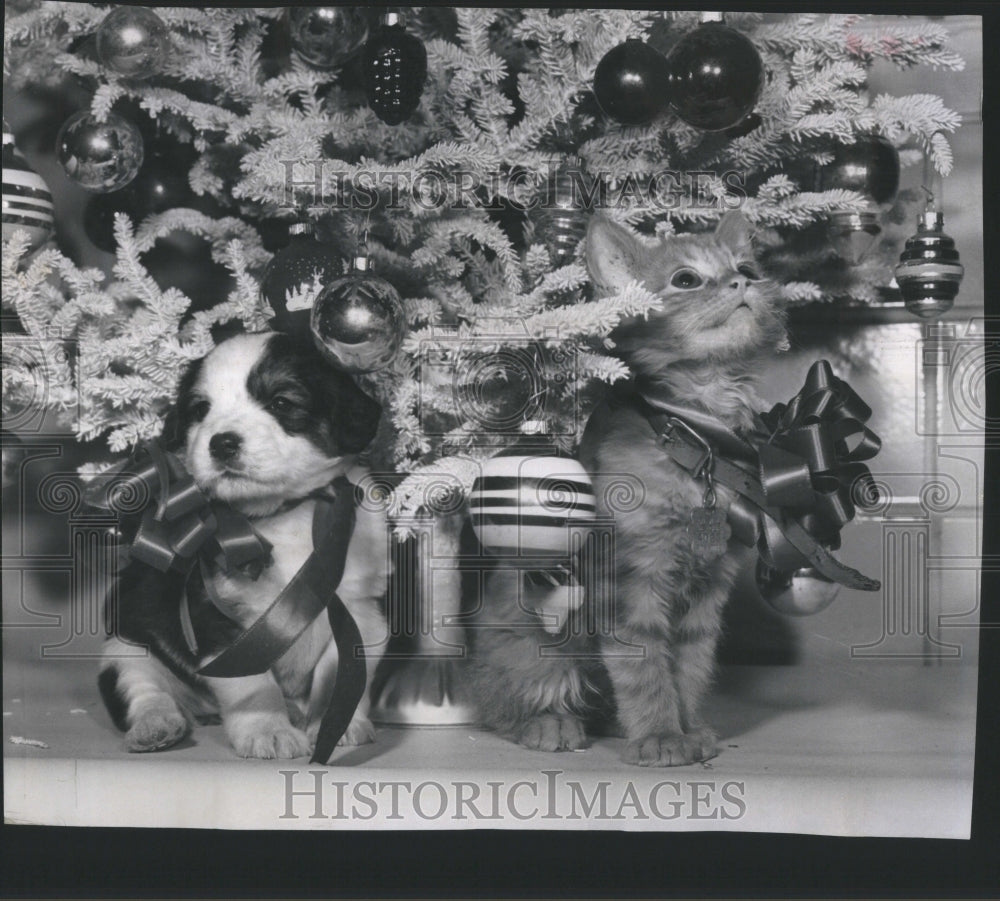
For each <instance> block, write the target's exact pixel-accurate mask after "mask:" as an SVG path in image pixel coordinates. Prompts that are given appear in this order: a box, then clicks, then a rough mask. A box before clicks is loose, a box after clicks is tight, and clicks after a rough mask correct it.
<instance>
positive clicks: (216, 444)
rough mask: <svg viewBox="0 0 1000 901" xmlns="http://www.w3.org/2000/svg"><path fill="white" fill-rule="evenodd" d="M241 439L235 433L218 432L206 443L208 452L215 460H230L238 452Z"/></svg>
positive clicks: (241, 442)
mask: <svg viewBox="0 0 1000 901" xmlns="http://www.w3.org/2000/svg"><path fill="white" fill-rule="evenodd" d="M242 444H243V439H242V438H241V437H240V436H239V435H237V434H236V432H219V433H217V434H215V435H213V436H212V437H211V439H210V440H209V442H208V452H209V453H210V454H211V455H212V456H213V457H214V458H215V459H216V460H232V459H233V457H235V456H236V455H237V454H238V453H239V452H240V445H242Z"/></svg>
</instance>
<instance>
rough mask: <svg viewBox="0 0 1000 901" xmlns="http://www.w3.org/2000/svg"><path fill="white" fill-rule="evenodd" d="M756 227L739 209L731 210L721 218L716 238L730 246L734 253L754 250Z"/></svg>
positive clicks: (725, 245) (723, 244) (724, 245)
mask: <svg viewBox="0 0 1000 901" xmlns="http://www.w3.org/2000/svg"><path fill="white" fill-rule="evenodd" d="M755 231H756V229H755V228H754V227H753V225H752V224H751V223H750V220H749V219H747V217H746V216H744V215H743V213H742V212H740V211H739V210H730V211H729V212H728V213H726V214H725V215H724V216H723V217H722V218H721V219H720V220H719V224H718V226H717V227H716V229H715V240H716V241H718V242H719V244H721V245H722V246H723V247H728V248H729V249H730V250H732V251H733V253H734V254H736V255H737V256H739V255H740V254H742V253H750V252H752V251H753V236H754V232H755Z"/></svg>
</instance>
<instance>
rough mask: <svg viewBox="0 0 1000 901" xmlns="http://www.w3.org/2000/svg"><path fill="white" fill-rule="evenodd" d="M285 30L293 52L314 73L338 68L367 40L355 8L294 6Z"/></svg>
mask: <svg viewBox="0 0 1000 901" xmlns="http://www.w3.org/2000/svg"><path fill="white" fill-rule="evenodd" d="M288 29H289V34H290V39H291V44H292V47H293V48H294V49H295V52H296V53H297V54H298V55H299V56H300V57H302V59H303V60H305V61H306V62H307V63H309V65H310V66H314V67H315V68H317V69H335V68H337V67H338V66H342V65H343V64H344V63H345V62H347V61H348V60H349V59H350V58H351V57H352V56H354V54H355V53H357V52H358V50H360V49H361V47H362V45H363V44H364V42H365V40H366V39H367V38H368V20H367V19H366V18H365V15H364V12H363V11H362V10H361V9H360V8H359V7H355V6H294V7H292V8H291V9H290V10H289V11H288Z"/></svg>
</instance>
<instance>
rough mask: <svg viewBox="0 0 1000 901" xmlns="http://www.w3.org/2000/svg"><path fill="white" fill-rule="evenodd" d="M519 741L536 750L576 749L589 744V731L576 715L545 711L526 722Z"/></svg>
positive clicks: (518, 738)
mask: <svg viewBox="0 0 1000 901" xmlns="http://www.w3.org/2000/svg"><path fill="white" fill-rule="evenodd" d="M517 741H518V744H521V745H523V746H524V747H526V748H531V749H532V750H534V751H575V750H576V749H577V748H582V747H584V746H585V745H586V744H587V733H586V732H584V731H583V724H582V723H581V722H580V721H579V720H578V719H577V718H576V717H575V716H561V715H558V714H554V713H543V714H541V715H540V716H536V717H535V718H534V719H531V720H528V722H527V723H525V724H524V726H523V727H522V729H521V732H520V734H519V735H518V737H517Z"/></svg>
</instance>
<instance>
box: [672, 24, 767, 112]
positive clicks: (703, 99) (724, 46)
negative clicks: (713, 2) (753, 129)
mask: <svg viewBox="0 0 1000 901" xmlns="http://www.w3.org/2000/svg"><path fill="white" fill-rule="evenodd" d="M667 66H668V82H669V91H670V103H671V106H673V108H674V111H675V112H676V113H677V115H678V116H679V117H680V118H681V119H683V120H684V121H685V122H687V124H688V125H692V126H694V127H695V128H700V129H702V130H703V131H721V130H723V129H726V128H732V127H733V126H735V125H738V124H739V123H740V122H742V121H743V119H745V118H746V117H747V116H748V115H750V113H751V112H752V111H753V108H754V104H755V103H756V102H757V99H758V98H759V97H760V91H761V88H762V87H763V85H764V63H763V62H762V61H761V58H760V54H759V53H758V52H757V48H756V47H754V45H753V44H752V43H751V41H750V39H749V38H747V37H746V35H744V34H741V33H740V32H738V31H736V30H735V29H732V28H730V27H729V26H728V25H724V24H723V23H722V21H721V16H719V15H718V14H712V13H707V14H705V16H703V17H702V24H701V25H699V26H698V28H696V29H695V30H694V31H692V32H690V33H689V34H686V35H685V36H684V37H682V38H681V40H680V41H679V42H678V44H677V45H676V46H675V47H674V49H673V50H672V51H671V52H670V55H669V57H668V58H667Z"/></svg>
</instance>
